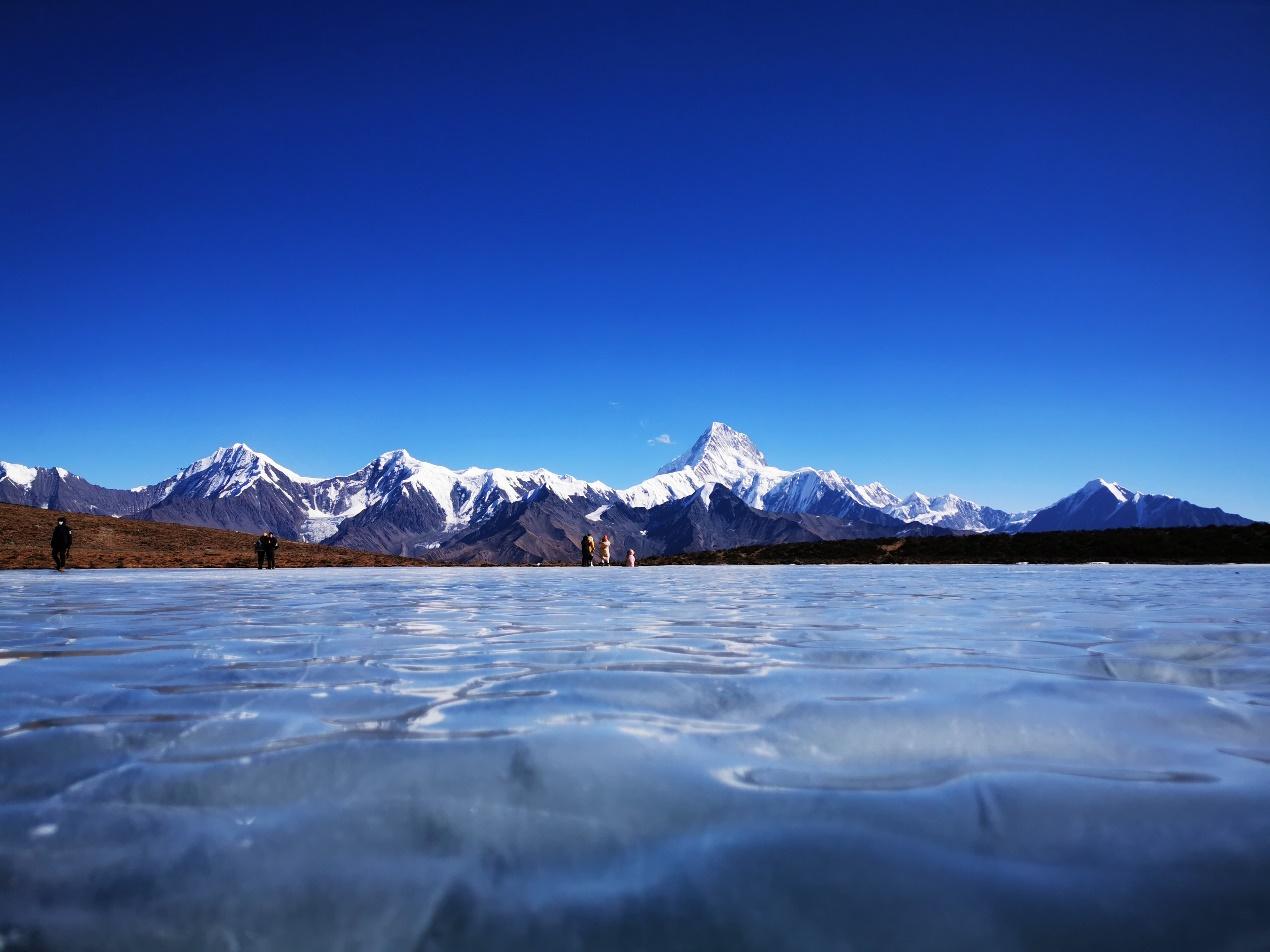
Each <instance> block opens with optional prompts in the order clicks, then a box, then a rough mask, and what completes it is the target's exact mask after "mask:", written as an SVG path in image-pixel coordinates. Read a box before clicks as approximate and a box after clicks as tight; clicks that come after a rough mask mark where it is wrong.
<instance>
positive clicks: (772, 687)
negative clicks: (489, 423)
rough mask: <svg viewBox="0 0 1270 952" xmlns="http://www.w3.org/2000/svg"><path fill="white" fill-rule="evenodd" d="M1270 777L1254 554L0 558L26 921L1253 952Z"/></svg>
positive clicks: (156, 938)
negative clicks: (12, 568) (1169, 559)
mask: <svg viewBox="0 0 1270 952" xmlns="http://www.w3.org/2000/svg"><path fill="white" fill-rule="evenodd" d="M1267 803H1270V569H1267V568H1261V567H1252V568H1249V567H1202V568H1121V567H1111V566H1101V567H1083V568H1065V567H1039V566H1022V567H1016V566H1010V567H965V568H962V567H948V566H941V567H898V566H889V567H856V566H845V567H819V566H801V567H800V566H791V567H776V568H761V569H759V568H745V569H742V568H737V569H731V568H720V567H703V568H674V569H652V568H642V569H639V570H637V571H629V570H623V571H601V570H584V569H575V570H569V569H559V570H553V569H520V570H444V569H441V570H433V569H398V570H354V569H343V570H340V569H335V570H285V569H281V570H278V571H275V572H262V573H258V572H255V571H238V572H232V571H155V572H141V571H120V572H110V571H100V572H85V571H81V572H71V573H68V574H65V575H57V574H55V573H52V572H47V573H34V572H8V573H3V574H0V936H3V941H4V942H6V943H9V944H11V945H12V946H13V947H15V948H27V947H30V948H35V947H44V948H50V949H72V950H74V949H94V950H97V949H136V948H180V949H187V948H188V949H204V948H206V949H233V948H240V949H249V948H250V949H260V948H279V949H300V948H303V949H353V948H404V949H472V948H476V949H503V948H516V949H605V948H622V949H630V948H639V949H643V948H647V949H669V948H682V949H703V948H704V949H716V948H717V949H764V950H766V949H790V950H795V949H797V950H802V949H843V948H862V949H868V948H939V949H987V948H991V949H1003V948H1004V949H1022V948H1027V949H1036V948H1053V949H1070V948H1080V949H1095V948H1109V949H1123V948H1205V949H1208V948H1213V949H1222V948H1229V949H1234V948H1241V949H1242V948H1248V949H1251V948H1260V947H1263V946H1264V944H1265V938H1266V936H1267V935H1270V904H1268V903H1266V902H1265V898H1266V883H1267V882H1270V810H1267V809H1266V805H1267ZM23 943H25V945H24V944H23ZM8 947H9V945H6V948H8Z"/></svg>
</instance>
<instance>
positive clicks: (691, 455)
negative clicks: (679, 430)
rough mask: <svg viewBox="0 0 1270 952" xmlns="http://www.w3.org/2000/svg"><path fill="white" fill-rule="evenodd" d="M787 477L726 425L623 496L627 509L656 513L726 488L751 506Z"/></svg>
mask: <svg viewBox="0 0 1270 952" xmlns="http://www.w3.org/2000/svg"><path fill="white" fill-rule="evenodd" d="M786 475H788V474H787V473H786V472H785V471H784V470H780V469H776V468H775V467H773V466H768V465H767V458H766V457H765V456H764V455H763V453H762V452H761V451H760V450H759V448H758V447H757V446H755V445H754V443H753V442H752V441H751V440H750V438H749V437H748V436H746V435H745V434H744V433H740V432H738V431H736V430H734V429H732V428H731V427H730V426H727V425H725V424H723V423H718V422H716V423H711V424H710V426H709V428H708V429H707V430H706V431H705V432H704V433H702V434H701V436H699V437H698V438H697V441H696V442H695V443H693V444H692V446H691V448H689V449H688V451H687V452H685V453H682V454H681V455H679V456H677V457H676V458H675V459H673V460H671V461H670V462H669V463H667V464H666V465H665V466H663V467H662V468H661V469H659V470H657V473H656V475H654V476H652V477H651V478H649V479H646V480H644V481H643V482H642V483H638V484H637V485H635V486H632V487H631V488H630V489H628V490H626V491H625V492H624V493H622V499H623V501H624V502H626V503H627V505H630V506H634V507H636V508H640V509H651V508H652V507H653V506H658V505H661V504H662V503H664V502H669V501H670V500H672V499H684V498H686V497H688V496H691V495H692V494H693V493H694V492H696V491H697V490H698V489H700V488H701V487H702V486H715V485H718V486H727V487H728V489H730V490H731V491H732V492H733V493H735V494H736V495H737V496H739V497H741V498H742V499H743V500H745V502H746V503H748V504H749V505H751V506H755V507H756V508H761V502H760V500H761V499H762V498H763V496H764V494H765V493H767V491H768V490H770V489H771V488H772V487H773V486H775V485H776V484H777V483H779V482H780V481H781V480H782V479H784V478H785V476H786Z"/></svg>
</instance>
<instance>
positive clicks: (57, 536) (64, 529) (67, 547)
mask: <svg viewBox="0 0 1270 952" xmlns="http://www.w3.org/2000/svg"><path fill="white" fill-rule="evenodd" d="M70 551H71V527H70V526H68V525H67V524H66V517H65V516H59V517H58V520H57V525H55V526H54V527H53V567H54V568H56V569H57V570H58V571H59V572H60V571H62V570H63V569H64V568H66V557H67V556H68V555H70Z"/></svg>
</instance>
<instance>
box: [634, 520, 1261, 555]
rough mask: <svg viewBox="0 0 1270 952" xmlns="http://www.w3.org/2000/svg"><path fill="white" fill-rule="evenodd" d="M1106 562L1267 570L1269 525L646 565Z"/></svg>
mask: <svg viewBox="0 0 1270 952" xmlns="http://www.w3.org/2000/svg"><path fill="white" fill-rule="evenodd" d="M1018 562H1033V563H1042V564H1046V563H1048V564H1063V563H1069V564H1070V563H1085V562H1112V563H1158V564H1178V565H1181V564H1211V563H1224V562H1237V563H1270V524H1268V523H1264V522H1257V523H1253V524H1252V525H1248V526H1204V527H1200V528H1176V529H1105V530H1102V531H1097V532H1093V531H1090V532H1029V533H1020V534H1018V535H972V536H935V537H925V538H906V539H852V540H844V541H837V542H807V543H795V544H792V545H760V546H745V547H743V548H736V549H726V550H720V551H714V552H684V553H680V554H678V555H668V556H661V557H654V558H650V559H647V560H646V561H645V564H650V565H777V564H789V563H803V564H806V563H856V564H905V565H921V564H954V563H1000V564H1013V563H1018Z"/></svg>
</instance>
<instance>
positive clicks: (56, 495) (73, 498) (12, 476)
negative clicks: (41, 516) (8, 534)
mask: <svg viewBox="0 0 1270 952" xmlns="http://www.w3.org/2000/svg"><path fill="white" fill-rule="evenodd" d="M0 502H7V503H12V504H13V505H17V506H35V507H37V508H40V509H60V510H62V511H63V512H87V513H99V514H101V515H104V516H133V515H136V514H137V513H139V512H141V511H143V510H144V509H146V508H147V507H148V506H150V505H151V504H152V503H153V502H154V494H153V493H151V492H150V491H149V487H147V488H146V489H143V490H141V491H136V492H134V491H133V490H130V489H106V488H104V487H102V486H96V485H94V484H92V483H90V482H89V481H88V480H86V479H81V478H80V477H79V476H76V475H75V474H74V473H70V472H67V471H66V470H64V469H55V468H53V467H44V466H40V467H28V466H18V465H17V464H14V463H0Z"/></svg>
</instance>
